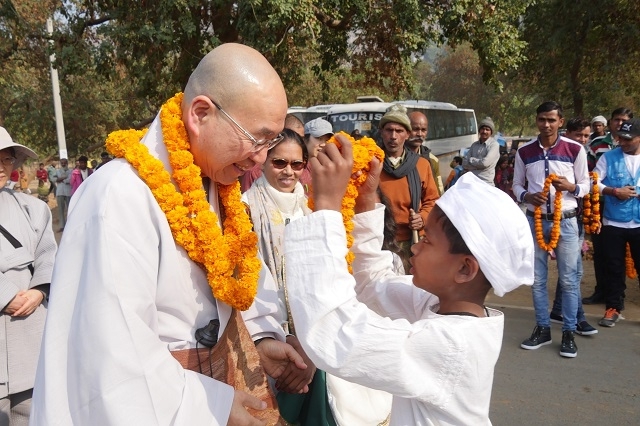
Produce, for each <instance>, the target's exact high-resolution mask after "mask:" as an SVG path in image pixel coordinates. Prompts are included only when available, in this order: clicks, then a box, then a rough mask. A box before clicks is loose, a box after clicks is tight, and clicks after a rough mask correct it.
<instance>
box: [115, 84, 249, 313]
mask: <svg viewBox="0 0 640 426" xmlns="http://www.w3.org/2000/svg"><path fill="white" fill-rule="evenodd" d="M182 97H183V95H182V93H178V94H176V95H175V96H174V97H173V98H171V99H169V100H168V101H167V102H166V103H165V104H164V105H163V106H162V110H161V111H160V121H161V124H162V135H163V139H164V143H165V145H166V147H167V151H168V152H169V163H170V164H171V168H172V170H173V175H172V176H170V175H169V172H167V170H165V168H164V165H163V164H162V162H161V161H160V160H158V159H157V158H155V157H153V156H152V155H151V154H149V150H148V149H147V147H146V146H145V145H143V144H142V143H140V141H141V139H142V137H143V136H144V133H145V132H144V131H138V130H120V131H116V132H112V133H111V134H110V135H109V137H108V138H107V150H108V151H109V152H111V154H113V155H115V156H116V157H120V158H124V159H126V160H127V161H128V162H129V163H130V164H131V166H133V167H134V168H135V169H136V170H137V171H138V174H139V175H140V177H141V178H142V180H143V181H144V182H145V183H146V184H147V186H149V189H151V192H152V193H153V196H154V197H155V199H156V201H157V202H158V204H159V205H160V208H161V209H162V211H163V212H164V214H165V215H166V217H167V221H168V223H169V227H170V228H171V233H172V234H173V237H174V239H175V241H176V243H178V244H179V245H180V246H181V247H182V248H184V249H185V251H186V252H187V254H188V255H189V258H191V260H193V261H194V262H197V263H199V264H200V265H202V266H203V267H204V269H205V270H206V271H207V279H208V281H209V285H210V286H211V289H212V292H213V295H214V297H215V298H216V299H218V300H221V301H223V302H225V303H227V304H228V305H230V306H233V307H234V308H237V309H240V310H247V309H249V307H250V306H251V304H252V303H253V298H254V297H255V295H256V293H257V289H258V278H259V276H260V269H261V263H260V260H259V259H258V248H257V236H256V234H255V233H254V232H252V225H251V220H250V219H249V216H248V214H247V212H246V210H245V208H244V205H243V204H242V202H241V201H240V196H241V195H240V184H239V183H235V184H233V185H228V186H223V185H219V186H218V191H219V195H220V199H221V200H222V206H223V208H224V212H225V220H224V224H223V228H224V233H223V232H222V230H221V229H220V226H219V224H218V223H219V222H218V217H217V215H216V214H215V213H214V212H213V211H211V206H210V205H209V203H208V201H207V198H206V192H205V191H204V189H203V188H202V178H201V173H200V168H199V167H198V166H196V165H195V164H194V162H193V161H194V160H193V156H192V155H191V152H190V151H189V147H190V145H189V138H188V136H187V132H186V129H185V128H184V124H183V122H182V112H181V103H182ZM172 177H173V181H174V182H175V184H174V183H173V182H172V181H171V178H172ZM176 185H177V186H178V188H179V191H178V190H176ZM236 274H237V276H238V278H236V277H235V276H236Z"/></svg>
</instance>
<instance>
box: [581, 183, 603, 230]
mask: <svg viewBox="0 0 640 426" xmlns="http://www.w3.org/2000/svg"><path fill="white" fill-rule="evenodd" d="M589 176H590V177H591V181H592V182H593V187H592V189H591V192H589V193H588V194H587V195H585V196H584V199H583V207H584V210H583V213H582V223H583V224H584V230H585V232H586V233H587V234H598V233H600V227H601V223H600V191H599V189H598V173H596V172H590V173H589Z"/></svg>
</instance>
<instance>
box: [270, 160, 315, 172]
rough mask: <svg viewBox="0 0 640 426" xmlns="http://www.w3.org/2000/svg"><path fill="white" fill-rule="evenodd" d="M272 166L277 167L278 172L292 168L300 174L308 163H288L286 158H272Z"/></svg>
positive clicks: (301, 161) (298, 161) (295, 161)
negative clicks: (288, 167)
mask: <svg viewBox="0 0 640 426" xmlns="http://www.w3.org/2000/svg"><path fill="white" fill-rule="evenodd" d="M271 164H273V167H275V168H276V169H278V170H282V169H284V168H286V167H287V166H291V170H294V171H296V172H299V171H300V170H302V169H304V166H306V165H307V162H306V161H303V160H293V161H288V160H285V159H284V158H272V159H271Z"/></svg>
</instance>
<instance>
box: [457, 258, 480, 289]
mask: <svg viewBox="0 0 640 426" xmlns="http://www.w3.org/2000/svg"><path fill="white" fill-rule="evenodd" d="M478 272H480V264H479V263H478V260H477V259H476V258H475V256H472V255H470V254H465V255H462V256H460V259H459V261H458V269H457V270H456V275H455V281H456V282H457V283H467V282H471V281H473V280H474V279H475V277H476V276H477V275H478Z"/></svg>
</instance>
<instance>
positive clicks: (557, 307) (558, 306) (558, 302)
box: [551, 223, 587, 323]
mask: <svg viewBox="0 0 640 426" xmlns="http://www.w3.org/2000/svg"><path fill="white" fill-rule="evenodd" d="M578 232H580V237H579V239H578V245H579V246H580V255H579V256H578V314H577V321H578V323H581V322H582V321H586V320H587V317H585V316H584V309H583V308H582V291H581V289H580V283H581V282H582V275H583V274H584V268H583V267H582V243H584V227H582V226H581V224H580V223H578ZM551 312H552V313H554V314H556V315H562V287H561V286H560V279H559V278H558V283H557V284H556V296H555V298H554V299H553V308H551Z"/></svg>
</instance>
